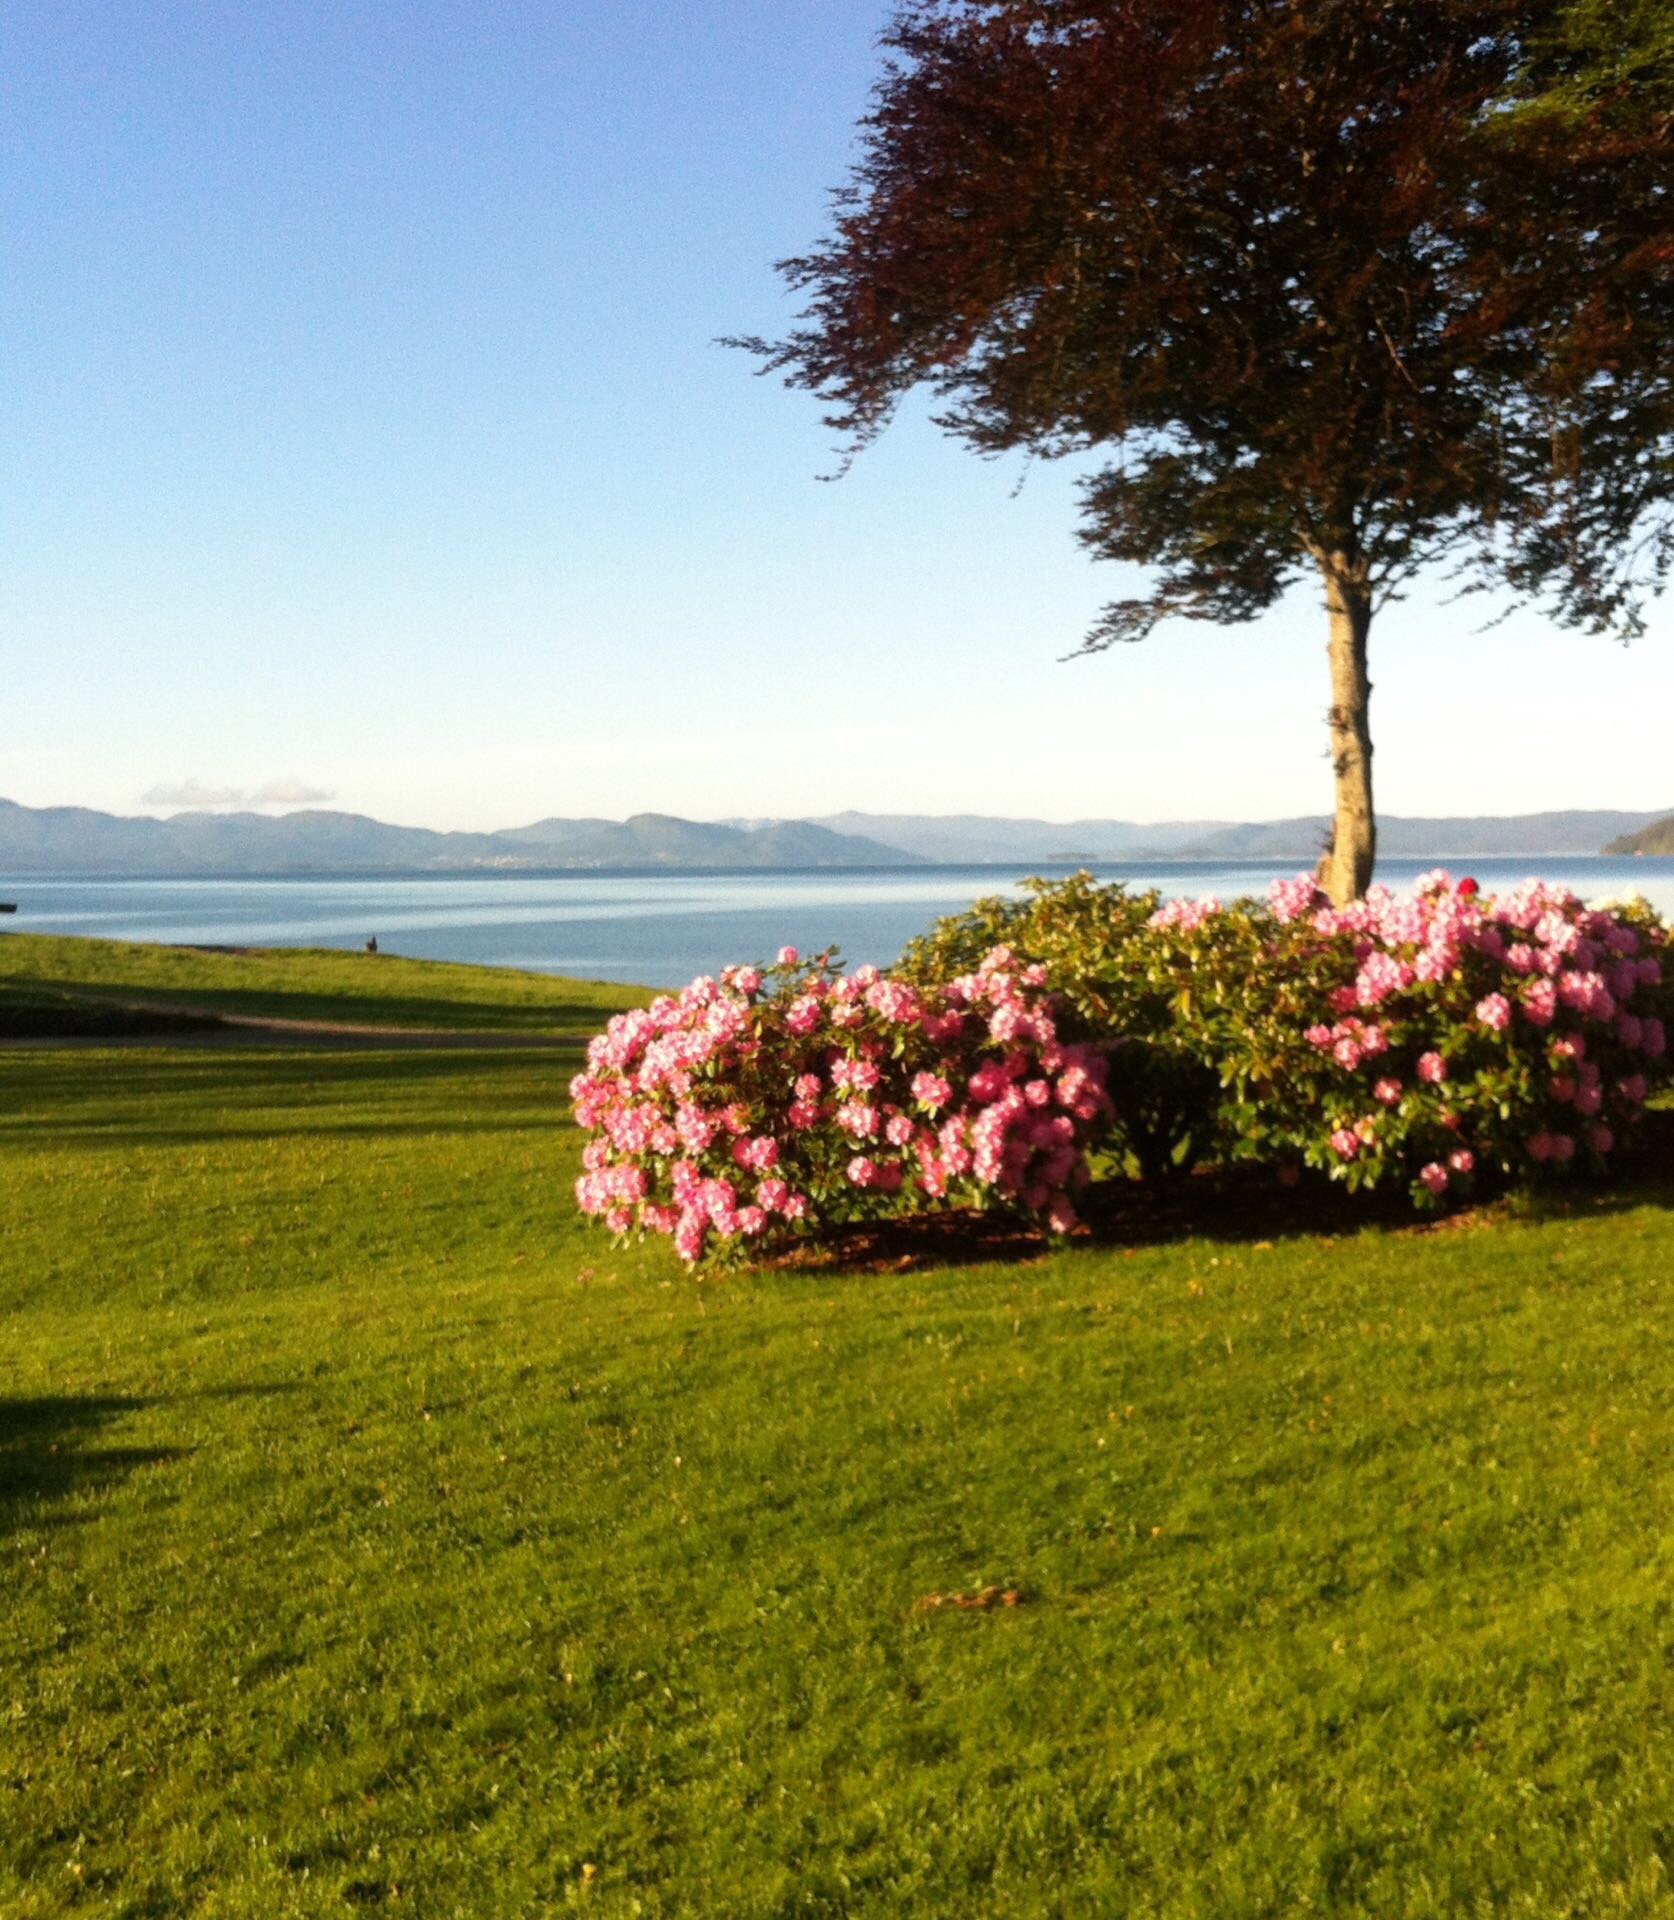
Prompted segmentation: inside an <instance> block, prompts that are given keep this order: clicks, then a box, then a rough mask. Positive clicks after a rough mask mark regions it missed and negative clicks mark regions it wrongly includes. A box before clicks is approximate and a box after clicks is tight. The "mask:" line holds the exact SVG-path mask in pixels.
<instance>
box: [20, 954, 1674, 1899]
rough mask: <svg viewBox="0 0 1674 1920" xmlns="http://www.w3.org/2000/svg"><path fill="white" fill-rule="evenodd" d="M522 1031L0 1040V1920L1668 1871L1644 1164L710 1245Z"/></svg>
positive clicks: (559, 1022) (1604, 1879) (1113, 1895)
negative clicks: (829, 1241)
mask: <svg viewBox="0 0 1674 1920" xmlns="http://www.w3.org/2000/svg"><path fill="white" fill-rule="evenodd" d="M11 945H12V942H11V940H10V939H7V940H4V941H0V948H5V949H9V948H10V947H11ZM91 964H92V963H89V966H90V967H91ZM134 964H135V966H136V967H140V966H142V965H143V964H145V963H142V962H140V961H136V962H135V963H134ZM205 964H206V966H207V965H208V962H206V963H205ZM290 964H291V966H292V967H294V969H295V975H296V977H295V980H294V982H293V984H294V987H295V991H296V994H297V997H298V998H301V999H315V998H323V999H325V1000H327V1001H329V1000H330V998H331V995H330V991H329V988H328V986H327V984H326V983H324V982H323V981H322V980H321V978H320V976H319V974H318V973H317V972H315V971H314V969H315V968H316V967H317V966H320V965H324V964H326V963H325V962H323V961H322V962H315V961H312V960H306V959H304V960H297V961H294V962H292V963H290ZM330 964H331V965H333V966H339V965H340V966H343V967H345V968H350V969H352V970H353V971H354V972H355V973H356V974H357V975H358V972H359V968H358V962H356V961H351V960H344V959H342V958H341V957H336V958H333V959H332V960H331V962H330ZM372 964H374V965H378V964H379V963H372ZM391 964H392V966H396V967H399V966H401V965H402V964H403V963H391ZM112 965H114V962H109V961H101V962H100V967H101V969H102V970H101V971H100V972H99V974H98V976H97V977H99V978H108V977H109V975H108V969H109V967H110V966H112ZM262 965H263V966H265V967H269V968H271V969H272V972H271V974H270V975H264V976H263V978H264V979H266V980H267V982H268V984H267V985H264V986H261V987H259V988H256V989H253V990H255V991H262V992H267V991H272V992H277V993H283V992H284V990H285V989H284V978H285V974H286V963H284V962H281V961H278V960H266V961H263V962H262ZM426 971H427V972H437V971H439V972H441V973H445V974H448V975H449V976H452V977H453V978H454V985H455V989H456V993H457V1004H458V1005H459V1006H461V1007H463V1008H468V1009H469V1021H470V1023H471V1024H477V1023H478V1022H479V1020H480V1019H481V1017H482V1009H484V1008H487V1007H493V1006H502V1007H514V1008H515V1007H532V1006H533V1004H534V1003H533V1001H529V1002H523V1001H519V1000H518V999H517V998H516V995H517V993H519V992H522V991H532V989H529V988H528V987H527V984H525V986H524V987H515V986H513V985H511V984H510V983H508V982H506V981H504V980H502V979H501V977H500V976H493V975H489V976H482V975H474V974H469V973H468V972H467V971H466V970H461V969H440V970H426ZM209 972H210V973H211V974H213V972H214V968H213V967H212V966H211V967H209ZM79 977H89V976H88V973H87V971H86V970H84V971H83V972H82V973H80V974H78V978H79ZM344 978H345V980H346V981H347V979H348V976H347V975H345V976H344ZM380 978H394V979H397V980H398V981H399V989H398V990H399V993H401V994H409V993H410V994H411V996H412V997H413V998H415V999H417V1000H418V1001H419V1002H420V1003H421V1004H422V1003H423V1002H424V1001H425V999H426V997H427V996H429V997H431V998H434V997H436V995H435V994H433V993H432V992H431V987H432V986H433V984H434V983H428V984H427V983H421V982H416V981H414V982H411V983H409V981H408V979H407V978H406V977H405V976H404V975H401V976H398V975H395V974H393V973H391V974H386V973H384V972H383V970H382V969H381V968H380ZM205 984H206V990H208V991H214V990H216V983H215V981H214V980H213V979H209V980H208V981H207V982H206V983H205ZM171 991H172V989H171ZM345 991H353V992H359V991H361V989H360V988H359V985H358V980H357V981H356V982H355V983H354V984H353V985H352V987H346V988H345ZM543 991H545V992H546V993H548V995H549V996H550V997H549V998H548V999H547V1000H546V1002H545V1003H544V1013H543V1018H544V1019H545V1020H546V1022H547V1023H548V1024H547V1026H546V1028H545V1029H544V1030H547V1031H557V1032H563V1031H565V1030H567V1029H568V1028H570V1027H571V1025H572V1024H582V1025H585V1024H588V1023H590V1022H591V1021H593V1020H595V1019H597V1018H599V1017H600V1014H599V1006H600V1004H601V1002H600V1000H599V998H598V995H599V994H600V993H604V992H607V991H609V990H603V989H601V990H596V991H594V990H583V991H581V992H580V993H578V994H576V995H575V996H574V997H573V998H572V999H571V1000H569V1001H566V1000H565V999H564V997H563V996H564V995H565V994H566V992H570V991H571V990H570V989H568V988H566V987H565V986H564V984H563V983H543ZM437 992H439V993H440V995H441V997H443V998H446V994H447V989H445V988H442V989H438V990H437ZM502 995H504V996H505V998H501V997H500V996H502ZM583 1014H585V1019H583ZM408 1018H409V1016H408V1015H406V1014H405V1013H404V1014H403V1016H402V1019H403V1023H405V1021H406V1020H407V1019H408ZM572 1065H573V1061H572V1057H571V1053H570V1050H569V1049H567V1048H563V1047H560V1048H556V1049H554V1048H547V1049H545V1050H540V1051H536V1050H522V1049H516V1048H511V1049H506V1050H502V1051H498V1052H483V1053H480V1054H473V1053H469V1052H464V1053H457V1052H456V1053H448V1054H443V1053H438V1052H427V1051H406V1052H399V1053H397V1052H378V1053H370V1052H369V1053H358V1054H343V1053H331V1054H326V1053H307V1052H297V1053H282V1054H275V1053H271V1052H238V1051H230V1050H229V1051H206V1050H199V1051H195V1052H189V1053H188V1052H175V1051H162V1050H144V1051H136V1052H130V1053H127V1054H117V1053H113V1052H106V1051H81V1052H74V1053H62V1054H58V1053H42V1052H32V1053H25V1052H20V1051H14V1052H11V1053H5V1052H3V1051H0V1086H3V1087H4V1090H5V1096H4V1099H3V1101H0V1353H3V1355H4V1360H5V1373H4V1376H3V1378H0V1583H3V1590H0V1914H4V1915H5V1916H6V1917H7V1920H13V1917H14V1916H16V1917H17V1920H24V1917H26V1916H28V1917H33V1916H48V1915H51V1916H57V1915H61V1914H66V1913H70V1914H101V1915H105V1914H108V1915H119V1914H120V1915H132V1916H140V1915H146V1916H155V1915H174V1914H201V1915H205V1916H211V1915H212V1916H218V1917H219V1916H262V1917H263V1920H267V1917H269V1916H286V1915H304V1914H306V1915H342V1914H347V1913H353V1912H356V1911H363V1910H366V1909H369V1908H380V1907H381V1908H385V1909H387V1910H388V1911H391V1912H399V1913H407V1914H420V1915H447V1916H453V1915H465V1916H472V1917H473V1920H474V1917H475V1916H494V1917H497V1916H501V1915H506V1916H521V1915H526V1914H543V1913H563V1912H569V1911H571V1910H572V1909H576V1910H583V1911H590V1912H593V1913H595V1914H600V1915H630V1914H635V1913H637V1914H642V1915H665V1914H666V1915H677V1914H679V1915H685V1914H691V1915H699V1914H701V1915H717V1916H728V1917H732V1916H737V1917H738V1920H745V1917H747V1916H769V1915H772V1916H792V1915H849V1914H861V1915H871V1914H885V1915H893V1914H912V1915H922V1916H937V1920H942V1917H943V1916H964V1915H982V1916H989V1915H1025V1914H1027V1915H1061V1916H1077V1917H1079V1916H1104V1915H1200V1916H1204V1920H1211V1917H1212V1920H1225V1917H1227V1916H1240V1915H1256V1914H1262V1915H1275V1916H1277V1915H1286V1916H1288V1915H1293V1914H1320V1915H1348V1914H1362V1913H1365V1914H1380V1915H1396V1914H1401V1915H1418V1914H1426V1915H1437V1916H1449V1917H1450V1920H1451V1917H1452V1916H1461V1915H1482V1916H1488V1915H1495V1916H1497V1915H1501V1914H1512V1915H1528V1916H1531V1917H1536V1916H1537V1917H1538V1920H1551V1917H1553V1916H1564V1915H1573V1916H1588V1917H1591V1916H1598V1915H1642V1914H1662V1913H1674V1890H1671V1887H1670V1884H1669V1874H1668V1870H1667V1869H1666V1868H1665V1865H1664V1862H1670V1864H1671V1865H1674V1858H1671V1856H1674V1739H1671V1737H1670V1736H1671V1734H1674V1519H1671V1516H1674V1349H1671V1346H1670V1342H1669V1339H1668V1305H1669V1292H1670V1284H1671V1281H1674V1211H1671V1206H1674V1186H1667V1185H1664V1186H1657V1185H1650V1186H1646V1187H1643V1188H1641V1189H1640V1190H1639V1191H1638V1192H1636V1193H1635V1194H1633V1195H1631V1196H1629V1198H1628V1200H1627V1201H1626V1202H1625V1203H1622V1204H1597V1203H1595V1202H1593V1201H1591V1200H1584V1201H1580V1202H1578V1203H1577V1204H1576V1205H1575V1206H1574V1208H1573V1210H1560V1209H1552V1208H1547V1209H1524V1210H1522V1211H1521V1212H1517V1213H1512V1212H1501V1213H1499V1214H1496V1215H1494V1216H1491V1217H1488V1218H1486V1219H1484V1220H1483V1221H1480V1222H1478V1223H1475V1224H1469V1225H1464V1226H1453V1227H1449V1228H1445V1229H1443V1230H1440V1231H1431V1232H1421V1231H1411V1232H1401V1233H1388V1232H1368V1233H1366V1234H1364V1235H1361V1236H1354V1237H1340V1238H1336V1239H1321V1238H1319V1237H1316V1236H1312V1235H1307V1234H1300V1233H1299V1234H1297V1235H1295V1236H1293V1237H1290V1238H1283V1237H1278V1238H1276V1239H1275V1241H1274V1243H1273V1244H1268V1243H1267V1242H1265V1241H1256V1240H1247V1239H1246V1240H1239V1239H1234V1238H1227V1239H1222V1240H1218V1241H1208V1240H1188V1241H1181V1242H1178V1243H1175V1244H1171V1245H1162V1246H1149V1247H1143V1248H1139V1249H1136V1250H1133V1251H1132V1252H1128V1251H1126V1250H1124V1249H1121V1248H1105V1249H1089V1248H1073V1249H1071V1250H1069V1251H1066V1252H1062V1253H1059V1254H1055V1255H1052V1256H1051V1257H1042V1258H1039V1259H1036V1260H1033V1261H1030V1262H1027V1263H1025V1264H1022V1265H1014V1266H1007V1267H999V1266H970V1267H963V1268H958V1269H943V1270H939V1271H935V1272H924V1271H918V1272H892V1273H889V1274H886V1275H883V1276H879V1275H842V1274H834V1273H830V1272H824V1273H809V1272H802V1273H789V1274H787V1273H780V1274H765V1275H758V1276H750V1277H744V1278H740V1279H731V1280H727V1281H722V1282H706V1283H702V1284H699V1283H695V1282H693V1281H692V1280H690V1279H688V1278H686V1277H685V1276H684V1275H682V1274H681V1273H679V1272H678V1271H677V1270H676V1268H675V1265H674V1263H673V1262H672V1260H671V1259H669V1258H668V1257H667V1256H666V1255H665V1253H664V1252H663V1251H662V1250H660V1249H647V1250H645V1251H642V1252H633V1253H630V1254H628V1255H626V1256H622V1255H617V1254H614V1253H612V1251H611V1250H610V1247H609V1244H608V1242H607V1241H605V1240H604V1239H603V1238H602V1237H600V1236H599V1235H598V1234H597V1233H596V1232H594V1231H593V1230H586V1231H584V1230H583V1229H582V1228H581V1226H580V1225H579V1224H578V1222H577V1221H576V1219H575V1217H574V1215H573V1212H572V1210H571V1207H570V1203H569V1192H568V1190H569V1183H570V1180H571V1178H572V1176H573V1172H574V1169H575V1164H576V1150H577V1141H576V1137H575V1135H574V1133H573V1130H571V1129H570V1128H569V1127H568V1126H567V1124H566V1123H565V1121H564V1118H563V1114H564V1084H565V1081H566V1079H567V1077H568V1075H569V1073H570V1072H571V1071H572ZM991 1583H993V1584H999V1585H1002V1586H1006V1587H1015V1588H1016V1589H1018V1590H1019V1591H1020V1593H1021V1595H1022V1604H1020V1605H1019V1606H1017V1607H1016V1608H1014V1609H1003V1608H994V1609H992V1610H969V1611H967V1610H960V1609H956V1608H953V1607H945V1606H944V1607H942V1608H939V1609H930V1610H926V1609H924V1608H922V1607H920V1606H919V1605H918V1604H917V1603H918V1602H920V1601H922V1600H923V1599H924V1598H925V1597H926V1596H929V1595H932V1594H941V1595H947V1594H953V1593H967V1594H968V1593H971V1592H974V1591H977V1590H980V1589H981V1588H983V1587H985V1586H987V1585H989V1584H991Z"/></svg>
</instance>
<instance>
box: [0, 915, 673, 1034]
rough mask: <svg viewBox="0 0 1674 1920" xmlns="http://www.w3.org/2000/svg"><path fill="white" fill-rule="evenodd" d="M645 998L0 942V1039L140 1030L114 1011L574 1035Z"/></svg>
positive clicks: (507, 981) (355, 958) (285, 958)
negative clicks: (182, 1009)
mask: <svg viewBox="0 0 1674 1920" xmlns="http://www.w3.org/2000/svg"><path fill="white" fill-rule="evenodd" d="M646 997H647V996H646V995H644V994H642V993H641V992H640V991H639V990H638V989H637V988H634V987H619V986H613V985H609V984H606V983H603V982H592V981H577V980H557V979H554V978H552V977H551V976H550V975H547V974H539V973H518V972H515V971H513V970H512V969H511V968H505V967H466V966H455V965H452V964H450V963H448V962H446V961H440V960H405V959H400V958H397V957H396V956H395V955H393V954H369V953H343V952H340V951H338V950H336V949H333V948H284V947H251V948H248V949H244V950H240V951H237V952H231V953H229V952H224V951H215V950H211V949H205V948H200V947H165V946H148V945H145V944H143V943H141V942H137V941H126V940H83V939H77V938H72V937H70V936H67V935H57V934H41V933H26V934H0V1035H6V1034H14V1035H34V1034H37V1033H43V1032H49V1031H51V1032H76V1033H94V1034H97V1033H100V1032H115V1031H123V1030H126V1029H128V1028H129V1027H132V1026H134V1025H136V1024H139V1025H146V1024H150V1023H147V1022H144V1021H143V1019H142V1020H141V1021H139V1022H137V1023H136V1022H135V1021H134V1020H133V1019H132V1018H128V1019H124V1018H123V1017H122V1016H123V1014H124V1013H127V1014H130V1015H131V1014H132V1013H133V1012H135V1011H137V1012H138V1013H139V1014H141V1015H142V1016H143V1015H144V1014H145V1013H146V1012H147V1011H148V1010H151V1011H154V1010H155V1009H157V1008H160V1007H167V1008H173V1007H189V1008H192V1009H195V1010H196V1011H198V1012H200V1013H204V1014H240V1015H253V1016H257V1017H261V1018H267V1019H279V1020H330V1021H339V1022H342V1023H344V1024H347V1025H354V1026H362V1025H364V1026H381V1027H430V1028H463V1029H466V1030H468V1031H472V1032H480V1033H530V1034H537V1033H538V1034H552V1033H569V1034H578V1035H581V1034H586V1033H588V1032H591V1031H592V1030H594V1029H595V1028H597V1027H598V1026H600V1025H602V1024H603V1022H604V1021H605V1020H606V1019H607V1018H608V1017H609V1016H610V1014H611V1013H613V1012H615V1011H616V1009H617V1008H619V1007H625V1006H631V1005H633V1004H635V1003H636V1002H638V1001H641V1000H643V999H645V998H646Z"/></svg>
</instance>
